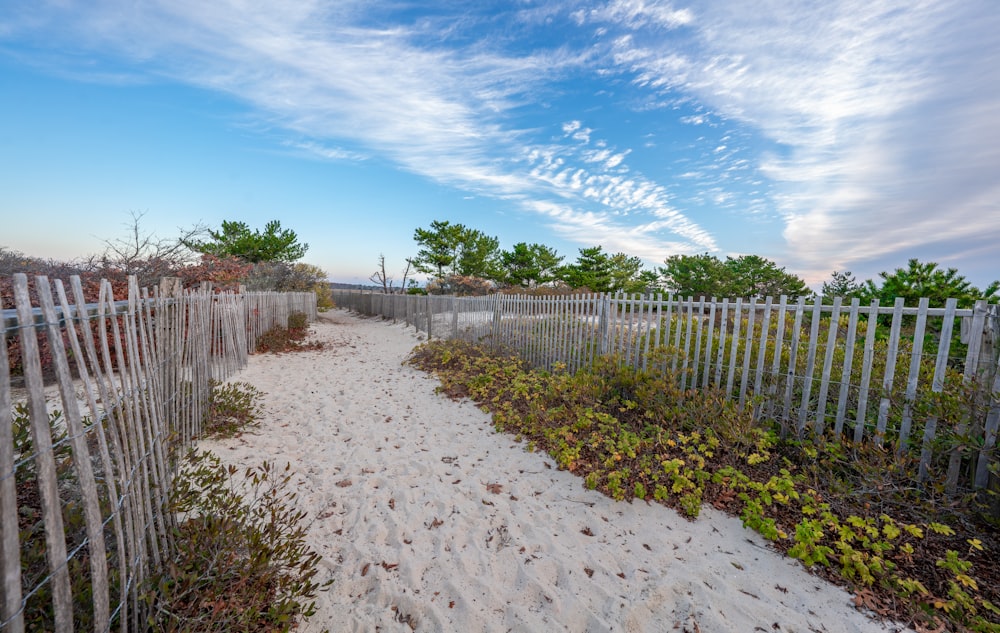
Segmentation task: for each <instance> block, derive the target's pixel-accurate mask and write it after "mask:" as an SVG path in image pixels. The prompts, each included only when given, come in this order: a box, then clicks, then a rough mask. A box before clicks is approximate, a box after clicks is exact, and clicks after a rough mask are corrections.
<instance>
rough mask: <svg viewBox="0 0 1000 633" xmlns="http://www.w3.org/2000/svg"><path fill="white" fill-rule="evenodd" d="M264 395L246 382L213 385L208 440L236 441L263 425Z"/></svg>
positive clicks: (206, 434) (206, 424)
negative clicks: (261, 421) (231, 438)
mask: <svg viewBox="0 0 1000 633" xmlns="http://www.w3.org/2000/svg"><path fill="white" fill-rule="evenodd" d="M263 395H264V394H263V392H261V391H260V390H259V389H257V388H256V387H254V386H253V385H251V384H250V383H247V382H230V383H213V384H212V391H211V394H210V395H209V401H208V412H207V413H206V415H205V423H204V426H203V429H202V430H203V433H204V435H205V436H206V437H213V438H229V437H237V436H238V435H240V434H241V433H242V432H243V431H244V429H246V428H248V427H252V426H256V425H257V424H259V423H260V414H261V410H262V405H261V403H260V399H261V398H262V397H263Z"/></svg>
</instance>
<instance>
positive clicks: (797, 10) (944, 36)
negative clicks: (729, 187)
mask: <svg viewBox="0 0 1000 633" xmlns="http://www.w3.org/2000/svg"><path fill="white" fill-rule="evenodd" d="M695 6H697V7H698V8H697V9H696V10H697V20H696V21H694V22H692V23H691V24H690V26H691V28H689V29H686V30H685V35H686V36H687V37H685V38H681V39H676V38H674V39H671V38H663V37H657V36H655V35H653V34H650V33H648V32H643V31H642V30H641V27H642V26H643V25H642V24H641V23H639V22H637V21H636V19H635V18H633V17H632V16H631V14H629V13H628V12H627V11H619V12H617V13H616V12H610V11H609V12H604V13H602V14H600V16H599V17H600V18H601V19H603V20H605V21H607V22H612V23H616V25H617V27H618V29H619V35H618V37H617V39H616V41H615V42H616V43H615V49H614V53H613V54H614V60H615V62H616V63H617V64H618V66H619V68H620V69H621V70H622V71H624V72H627V73H629V74H630V75H631V76H632V78H633V81H634V83H635V85H637V86H641V87H643V88H646V89H650V90H655V91H662V92H665V93H670V94H678V93H680V94H687V95H692V96H694V97H695V98H696V99H697V102H698V103H699V104H700V105H701V106H702V107H704V108H706V109H707V110H708V111H710V112H712V113H715V114H717V115H720V116H723V117H726V118H729V119H731V120H734V121H739V122H741V123H742V124H745V125H749V126H751V129H753V130H755V131H756V133H758V134H760V135H761V136H762V137H763V138H765V139H768V140H769V141H771V142H773V143H775V144H777V145H778V146H780V147H781V148H782V151H781V153H780V154H778V153H773V154H771V155H770V156H766V157H762V158H763V161H762V162H761V163H760V168H761V170H762V171H763V172H764V173H765V174H766V175H767V176H768V177H769V178H770V179H771V180H772V181H773V182H774V194H773V195H774V197H773V198H772V201H773V203H774V204H776V205H777V208H778V209H779V210H780V212H781V213H782V214H783V215H784V217H785V221H786V228H785V231H784V237H785V239H786V241H787V249H788V253H787V257H788V258H789V259H790V260H791V261H789V262H788V263H789V264H790V265H792V266H797V267H799V268H801V269H803V270H813V271H815V270H825V271H826V275H828V274H829V271H830V270H833V269H834V268H838V269H843V268H845V267H849V266H852V265H855V268H857V266H856V265H861V266H863V265H864V262H866V261H867V262H872V261H874V260H876V259H880V258H881V259H884V258H886V257H890V256H895V257H896V258H898V259H899V260H900V261H901V262H905V259H906V258H908V257H913V256H919V254H920V253H921V252H924V251H926V252H933V251H934V250H935V249H937V246H935V245H938V244H941V243H942V241H943V240H951V243H952V244H953V245H954V244H958V243H960V241H961V240H962V239H967V240H972V239H974V238H976V237H977V236H980V235H982V234H983V233H984V232H985V233H986V234H989V235H992V236H993V237H994V240H995V241H996V240H1000V185H998V184H997V180H996V177H995V174H996V169H997V167H998V165H1000V156H998V150H997V148H998V146H1000V118H998V117H997V116H996V112H997V111H1000V40H998V39H997V38H996V36H995V34H996V33H997V32H998V31H1000V12H998V11H995V10H994V9H993V7H992V5H989V3H975V2H964V1H960V0H951V1H940V2H939V1H929V0H925V1H917V2H913V1H911V0H887V1H883V2H870V1H869V0H834V1H831V2H824V3H815V2H793V1H790V2H780V3H770V4H768V3H765V5H764V6H761V4H760V3H745V2H727V3H715V4H708V3H695ZM592 15H595V17H597V16H596V14H592ZM682 120H683V121H684V122H687V123H692V124H699V123H701V122H703V120H704V119H703V118H702V117H701V116H700V115H698V116H687V117H685V118H684V119H682ZM720 149H721V148H720ZM990 174H993V175H992V176H991V175H990ZM955 248H961V247H958V246H956V247H955Z"/></svg>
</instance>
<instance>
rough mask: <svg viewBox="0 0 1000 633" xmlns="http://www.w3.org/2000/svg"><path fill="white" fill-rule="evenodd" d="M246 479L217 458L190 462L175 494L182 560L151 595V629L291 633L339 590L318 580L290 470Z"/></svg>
mask: <svg viewBox="0 0 1000 633" xmlns="http://www.w3.org/2000/svg"><path fill="white" fill-rule="evenodd" d="M239 475H240V472H239V470H238V469H237V468H236V467H235V466H226V465H224V464H223V463H222V462H221V460H220V459H219V458H218V457H216V456H215V455H213V454H211V453H209V452H200V453H199V452H192V453H190V454H189V455H188V457H187V461H186V463H185V465H184V468H183V469H182V470H181V473H180V474H179V476H178V477H177V479H176V480H175V484H174V489H173V491H172V492H171V495H170V508H171V510H172V511H173V512H176V513H177V514H178V515H179V516H180V517H181V520H180V521H179V525H178V528H177V532H176V534H175V535H174V536H175V542H176V551H175V553H174V556H173V558H172V559H171V560H169V561H167V562H166V563H165V565H164V568H163V569H162V570H160V571H159V572H158V573H156V574H154V575H153V576H152V577H151V578H150V581H149V583H148V585H147V587H146V593H145V595H144V600H145V602H146V605H147V608H148V621H147V624H148V626H149V627H150V628H151V629H152V630H157V631H248V632H249V631H289V630H291V629H292V628H293V626H295V618H296V617H297V616H306V617H307V616H309V615H312V614H313V613H314V612H315V609H316V603H315V597H316V595H317V593H318V592H319V591H322V590H324V589H325V588H327V587H328V586H329V584H330V582H332V581H328V582H326V583H322V582H320V581H319V580H318V579H317V576H318V573H319V569H318V563H319V560H320V556H319V555H318V554H317V553H316V552H314V551H312V550H311V549H310V548H309V547H308V545H306V542H305V535H306V530H305V527H304V526H303V519H304V518H305V513H303V512H302V511H299V510H295V508H294V506H295V499H296V494H295V493H294V492H293V491H291V490H290V482H291V480H292V474H291V469H290V466H286V467H285V468H284V469H279V468H277V467H276V466H275V465H274V464H271V463H269V462H264V464H263V465H261V466H259V467H256V468H248V469H246V471H245V472H244V473H243V474H242V476H239Z"/></svg>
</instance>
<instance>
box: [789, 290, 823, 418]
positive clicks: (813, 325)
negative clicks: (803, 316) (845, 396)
mask: <svg viewBox="0 0 1000 633" xmlns="http://www.w3.org/2000/svg"><path fill="white" fill-rule="evenodd" d="M822 309H823V304H822V303H821V302H820V301H819V300H818V299H816V300H814V301H813V309H812V315H811V321H810V323H809V348H808V351H807V353H806V373H805V375H804V376H803V377H802V405H801V406H800V407H799V422H798V426H797V427H796V432H797V434H798V436H799V437H802V435H803V433H804V432H805V429H806V423H807V422H808V421H809V399H810V398H811V397H812V387H813V373H814V371H815V369H816V348H817V346H818V344H819V322H820V316H821V315H822V313H821V310H822Z"/></svg>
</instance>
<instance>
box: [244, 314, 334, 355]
mask: <svg viewBox="0 0 1000 633" xmlns="http://www.w3.org/2000/svg"><path fill="white" fill-rule="evenodd" d="M308 335H309V318H308V317H307V316H306V314H305V313H304V312H293V313H291V314H290V315H288V327H281V326H276V327H273V328H271V329H270V330H268V331H266V332H264V333H262V334H261V335H260V336H259V337H257V348H256V351H257V353H266V352H271V353H282V352H300V351H305V350H317V349H323V343H321V342H319V341H311V342H307V341H306V337H307V336H308Z"/></svg>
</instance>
